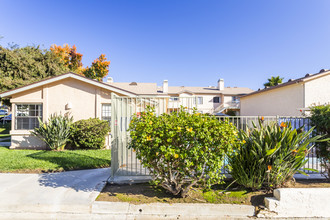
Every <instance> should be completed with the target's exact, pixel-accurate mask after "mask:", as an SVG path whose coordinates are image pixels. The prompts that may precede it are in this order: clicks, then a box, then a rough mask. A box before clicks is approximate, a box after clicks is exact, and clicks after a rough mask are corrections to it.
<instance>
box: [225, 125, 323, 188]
mask: <svg viewBox="0 0 330 220" xmlns="http://www.w3.org/2000/svg"><path fill="white" fill-rule="evenodd" d="M262 123H263V122H262V121H261V120H260V121H259V126H260V128H257V127H256V126H255V129H254V130H252V131H248V132H244V131H242V130H241V131H240V132H239V138H240V139H241V140H242V141H243V144H242V145H241V146H240V147H239V148H238V149H237V150H236V151H235V152H234V153H233V154H232V155H230V156H229V158H228V161H229V164H230V167H231V175H232V177H233V178H234V180H235V181H236V182H237V183H238V184H240V185H243V186H245V187H247V188H251V189H253V190H258V189H262V188H265V189H273V188H277V187H280V186H282V185H283V184H284V183H285V182H287V181H288V180H290V179H291V178H292V177H293V175H294V174H295V173H296V172H300V173H302V174H305V173H304V172H302V171H301V170H299V169H301V168H302V167H303V166H304V165H305V164H306V162H307V161H308V160H307V159H306V158H305V157H306V155H307V154H308V152H309V151H310V149H311V148H312V147H313V144H312V143H313V142H315V141H316V140H318V139H319V138H320V136H315V137H312V138H310V134H311V133H312V131H313V128H312V129H311V130H309V131H308V132H302V129H298V130H296V129H292V127H291V124H287V123H284V122H282V123H281V125H278V124H277V123H273V124H268V125H263V124H262ZM305 175H307V174H305Z"/></svg>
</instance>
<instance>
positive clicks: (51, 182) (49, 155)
mask: <svg viewBox="0 0 330 220" xmlns="http://www.w3.org/2000/svg"><path fill="white" fill-rule="evenodd" d="M28 157H31V158H33V159H38V160H44V161H49V162H51V163H54V164H57V165H58V167H59V168H63V170H66V171H68V170H74V169H76V170H75V171H68V172H57V173H43V174H39V180H38V181H39V184H40V185H41V186H47V187H53V188H54V187H66V188H72V189H74V190H75V191H87V192H89V191H93V190H95V189H96V187H97V186H99V185H100V183H102V182H104V181H107V179H108V178H109V176H110V168H104V169H92V168H95V167H109V164H110V162H111V160H110V159H109V160H108V159H101V158H97V157H91V156H87V155H81V154H77V153H74V152H68V151H63V152H54V151H42V152H38V153H34V154H30V155H28ZM77 169H90V170H77ZM49 171H50V170H49Z"/></svg>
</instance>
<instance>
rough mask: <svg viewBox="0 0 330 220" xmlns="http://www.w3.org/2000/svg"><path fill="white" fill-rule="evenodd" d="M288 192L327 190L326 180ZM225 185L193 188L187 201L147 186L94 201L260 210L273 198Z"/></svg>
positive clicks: (108, 191)
mask: <svg viewBox="0 0 330 220" xmlns="http://www.w3.org/2000/svg"><path fill="white" fill-rule="evenodd" d="M285 187H290V188H327V187H330V182H327V181H326V180H296V182H294V181H291V182H289V183H287V185H286V186H285ZM225 188H226V184H225V185H214V186H213V187H212V188H211V189H210V190H203V189H201V188H192V190H190V192H189V195H188V197H187V198H179V197H175V196H173V195H171V194H169V193H168V192H167V191H166V190H164V189H163V188H161V187H157V186H154V185H152V184H149V183H140V184H132V185H128V184H127V185H113V184H108V185H106V186H105V188H104V189H103V191H102V192H101V194H100V195H99V196H98V198H97V199H96V200H97V201H109V202H129V203H132V204H143V203H156V202H159V203H213V204H245V205H254V206H262V205H264V198H265V197H273V194H272V193H270V192H266V191H257V192H252V191H250V190H247V189H244V188H242V187H240V186H237V185H236V186H235V185H234V186H232V187H231V188H229V189H227V190H225Z"/></svg>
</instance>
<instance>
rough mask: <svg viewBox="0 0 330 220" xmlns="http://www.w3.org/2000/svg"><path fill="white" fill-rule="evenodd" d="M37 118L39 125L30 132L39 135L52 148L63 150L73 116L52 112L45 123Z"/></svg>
mask: <svg viewBox="0 0 330 220" xmlns="http://www.w3.org/2000/svg"><path fill="white" fill-rule="evenodd" d="M38 120H39V127H38V128H35V129H34V130H33V131H32V132H31V134H33V135H34V136H37V137H39V138H40V139H41V140H42V141H44V142H45V143H46V145H47V146H48V147H49V148H50V149H52V150H64V147H65V145H66V143H67V142H68V140H69V137H70V126H71V124H72V121H73V118H72V117H70V118H69V117H68V116H63V115H56V114H53V115H51V116H50V117H49V120H48V122H46V123H44V122H42V120H40V118H38Z"/></svg>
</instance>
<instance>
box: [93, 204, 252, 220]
mask: <svg viewBox="0 0 330 220" xmlns="http://www.w3.org/2000/svg"><path fill="white" fill-rule="evenodd" d="M92 213H93V214H113V215H126V216H134V218H137V219H139V218H140V219H145V218H149V217H150V218H152V219H154V218H159V219H161V218H175V219H192V218H193V219H219V218H222V217H223V218H228V217H233V218H247V217H251V216H254V214H255V207H254V206H252V205H232V204H200V203H173V204H163V203H150V204H140V205H134V204H130V203H127V202H103V201H96V202H94V203H93V205H92Z"/></svg>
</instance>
